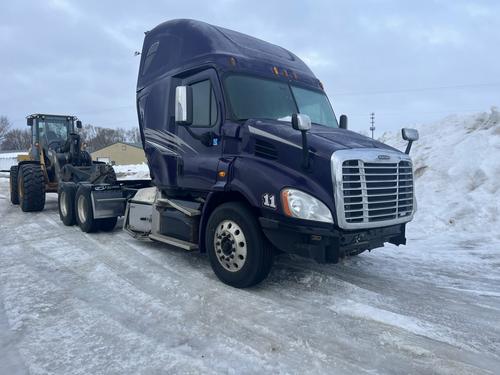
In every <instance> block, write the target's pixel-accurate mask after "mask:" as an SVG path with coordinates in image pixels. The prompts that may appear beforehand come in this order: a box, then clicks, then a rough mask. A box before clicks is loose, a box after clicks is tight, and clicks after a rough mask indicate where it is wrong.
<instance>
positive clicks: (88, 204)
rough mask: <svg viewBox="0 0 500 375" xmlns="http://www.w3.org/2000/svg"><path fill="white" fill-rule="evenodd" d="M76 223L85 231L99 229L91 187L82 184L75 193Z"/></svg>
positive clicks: (89, 231)
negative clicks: (95, 217) (91, 196)
mask: <svg viewBox="0 0 500 375" xmlns="http://www.w3.org/2000/svg"><path fill="white" fill-rule="evenodd" d="M75 210H76V215H75V216H76V223H77V224H78V226H79V227H80V229H81V230H82V232H85V233H91V232H95V231H96V230H97V224H98V222H97V220H96V219H94V210H93V208H92V199H91V198H90V189H88V188H85V187H83V186H80V187H79V188H78V190H77V191H76V194H75Z"/></svg>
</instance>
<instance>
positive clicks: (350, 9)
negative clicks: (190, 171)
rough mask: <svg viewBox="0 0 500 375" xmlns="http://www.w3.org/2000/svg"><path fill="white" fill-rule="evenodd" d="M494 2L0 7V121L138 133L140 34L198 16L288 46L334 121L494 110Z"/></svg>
mask: <svg viewBox="0 0 500 375" xmlns="http://www.w3.org/2000/svg"><path fill="white" fill-rule="evenodd" d="M499 15H500V2H499V1H495V0H491V1H479V0H478V1H461V0H455V1H444V0H436V1H422V0H421V1H403V0H365V1H342V2H341V1H332V0H330V1H328V0H324V1H310V2H307V1H295V2H294V1H272V0H266V1H262V2H261V1H258V0H254V1H238V0H210V1H187V0H182V1H179V0H177V1H166V0H165V1H135V2H126V1H102V0H101V1H98V0H86V1H78V2H77V1H70V0H52V1H34V0H33V1H22V0H16V1H2V2H1V4H0V51H1V52H0V73H1V75H0V115H6V116H8V117H9V118H10V119H11V121H12V122H13V123H14V124H15V125H16V126H21V125H24V123H25V120H24V117H25V116H26V115H27V114H29V113H35V112H45V113H63V114H75V115H77V116H78V117H80V118H81V119H82V120H83V122H84V123H92V124H94V125H98V126H105V127H115V126H120V127H127V128H130V127H135V126H137V116H136V112H135V84H136V76H137V70H138V66H139V58H138V57H134V51H136V50H137V51H140V50H141V47H142V41H143V37H144V33H143V32H144V31H146V30H148V29H151V28H153V27H154V26H156V25H157V24H158V23H161V22H163V21H166V20H169V19H173V18H194V19H199V20H203V21H206V22H209V23H213V24H216V25H219V26H223V27H226V28H230V29H234V30H237V31H240V32H243V33H246V34H250V35H252V36H255V37H258V38H261V39H264V40H267V41H269V42H272V43H275V44H278V45H280V46H282V47H285V48H287V49H289V50H291V51H293V52H294V53H296V54H297V55H299V56H300V57H301V58H302V59H304V60H305V61H306V62H307V63H308V64H309V66H310V67H311V69H312V70H313V72H314V73H315V74H316V76H317V77H318V78H319V79H320V80H321V81H322V82H323V84H324V86H325V89H326V91H327V93H328V95H329V97H330V100H331V101H332V104H333V106H334V109H335V111H336V113H337V115H340V114H341V113H346V114H348V115H349V118H350V127H351V128H353V129H356V130H360V129H368V127H369V113H370V112H375V116H376V126H377V132H378V133H381V132H382V131H384V130H387V129H395V128H399V127H401V126H408V125H412V124H416V123H422V122H429V121H432V120H435V119H439V118H441V117H444V116H446V115H447V114H452V113H466V112H477V111H485V110H488V109H489V108H490V107H491V106H492V105H500V48H499V46H500V22H499Z"/></svg>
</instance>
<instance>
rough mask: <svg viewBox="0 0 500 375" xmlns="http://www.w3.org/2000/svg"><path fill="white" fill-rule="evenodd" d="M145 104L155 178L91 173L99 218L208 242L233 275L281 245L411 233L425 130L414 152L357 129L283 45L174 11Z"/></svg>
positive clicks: (291, 249) (149, 43) (143, 127)
mask: <svg viewBox="0 0 500 375" xmlns="http://www.w3.org/2000/svg"><path fill="white" fill-rule="evenodd" d="M137 111H138V121H139V127H140V133H141V137H142V143H143V147H144V150H145V153H146V156H147V160H148V164H149V169H150V174H151V182H152V186H151V187H145V188H142V189H138V190H136V191H133V192H132V193H131V191H132V190H133V189H130V188H126V187H125V188H124V187H123V186H122V187H121V189H118V188H117V187H116V186H107V185H106V184H101V185H99V186H91V187H90V190H91V193H90V197H91V201H92V207H93V209H94V210H95V211H94V212H90V215H86V217H85V218H87V219H88V217H89V216H90V217H91V219H92V218H94V217H99V218H103V217H106V215H115V216H116V215H124V216H125V219H124V224H123V225H124V229H125V230H126V231H127V232H129V233H130V234H132V235H133V236H134V237H137V238H147V239H151V240H154V241H159V242H163V243H166V244H168V245H170V246H174V247H179V248H182V249H185V250H190V251H193V250H196V251H200V252H206V253H208V257H209V259H210V263H211V266H212V268H213V270H214V272H215V274H216V275H217V277H218V278H219V279H220V280H221V281H223V282H224V283H227V284H229V285H232V286H234V287H248V286H251V285H254V284H256V283H259V282H260V281H262V280H263V279H264V278H265V277H266V276H267V275H268V273H269V271H270V269H271V266H272V263H273V256H274V254H275V253H276V252H285V253H291V254H297V255H301V256H304V257H310V258H313V259H315V260H316V261H318V262H321V263H326V262H331V263H337V262H338V261H339V259H340V258H342V257H344V256H353V255H357V254H360V253H361V252H363V251H365V250H371V249H374V248H377V247H381V246H383V245H384V243H386V242H387V243H392V244H394V245H401V244H405V243H406V238H405V225H406V223H408V222H409V221H411V220H412V218H413V216H414V213H415V210H416V201H415V194H414V183H413V171H412V162H411V159H410V157H409V156H408V154H409V151H410V147H411V144H412V142H413V141H415V140H417V139H418V133H417V132H416V131H415V130H413V129H403V131H402V135H403V138H404V139H406V140H408V147H407V149H406V152H401V151H399V150H396V149H394V148H392V147H390V146H388V145H385V144H383V143H381V142H378V141H376V140H373V139H371V138H367V137H365V136H362V135H360V134H358V133H355V132H352V131H349V130H347V117H346V116H345V115H342V116H340V118H339V120H337V118H336V116H335V114H334V111H333V109H332V106H331V104H330V101H329V100H328V97H327V95H326V94H325V92H324V90H323V86H322V84H321V82H320V81H319V80H318V79H317V78H316V77H315V76H314V74H313V73H312V72H311V70H310V69H309V68H308V67H307V65H306V64H305V63H304V62H303V61H302V60H301V59H300V58H298V57H297V56H296V55H294V54H293V53H291V52H289V51H287V50H285V49H283V48H281V47H279V46H276V45H273V44H270V43H267V42H265V41H262V40H259V39H256V38H253V37H250V36H247V35H244V34H241V33H239V32H235V31H231V30H227V29H224V28H221V27H217V26H213V25H209V24H207V23H204V22H199V21H194V20H172V21H168V22H165V23H162V24H160V25H158V26H157V27H155V28H154V29H152V30H151V31H149V32H147V33H146V36H145V39H144V45H143V49H142V54H141V63H140V68H139V75H138V80H137ZM106 205H107V208H106V209H105V208H103V207H104V206H106ZM79 207H80V206H78V205H77V207H76V211H77V212H76V215H79V213H78V208H79ZM82 207H83V208H85V206H84V205H82ZM89 207H90V205H89ZM113 207H114V208H113ZM78 221H79V222H80V221H81V220H78Z"/></svg>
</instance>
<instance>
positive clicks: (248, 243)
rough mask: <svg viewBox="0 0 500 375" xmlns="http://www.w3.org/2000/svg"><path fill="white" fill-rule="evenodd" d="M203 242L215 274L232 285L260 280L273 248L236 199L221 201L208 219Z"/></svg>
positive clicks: (267, 270) (236, 285)
mask: <svg viewBox="0 0 500 375" xmlns="http://www.w3.org/2000/svg"><path fill="white" fill-rule="evenodd" d="M205 246H206V249H207V252H208V256H209V258H210V264H211V265H212V269H213V270H214V272H215V274H216V275H217V277H218V278H219V279H220V280H221V281H222V282H224V283H226V284H228V285H231V286H234V287H236V288H246V287H249V286H252V285H255V284H258V283H259V282H261V281H262V280H264V279H265V278H266V277H267V275H268V274H269V271H270V270H271V266H272V262H273V251H272V247H271V245H270V244H269V243H268V242H267V241H266V239H265V238H264V236H263V234H262V231H261V229H260V226H259V224H258V222H257V220H256V218H255V216H254V214H253V213H252V211H250V209H249V208H248V207H247V206H245V205H244V204H242V203H239V202H229V203H224V204H222V205H221V206H219V207H218V208H216V209H215V210H214V212H213V213H212V215H211V216H210V218H209V220H208V225H207V232H206V238H205Z"/></svg>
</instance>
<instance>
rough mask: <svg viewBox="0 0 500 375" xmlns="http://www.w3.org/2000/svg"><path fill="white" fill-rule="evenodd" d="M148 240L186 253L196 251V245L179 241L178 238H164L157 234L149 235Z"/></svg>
mask: <svg viewBox="0 0 500 375" xmlns="http://www.w3.org/2000/svg"><path fill="white" fill-rule="evenodd" d="M149 238H150V239H152V240H153V241H158V242H162V243H165V244H167V245H171V246H175V247H178V248H181V249H184V250H187V251H193V250H198V245H197V244H195V243H192V242H188V241H183V240H179V239H178V238H174V237H169V236H165V235H163V234H159V233H157V234H150V235H149Z"/></svg>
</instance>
